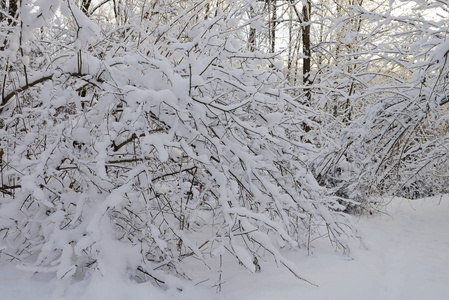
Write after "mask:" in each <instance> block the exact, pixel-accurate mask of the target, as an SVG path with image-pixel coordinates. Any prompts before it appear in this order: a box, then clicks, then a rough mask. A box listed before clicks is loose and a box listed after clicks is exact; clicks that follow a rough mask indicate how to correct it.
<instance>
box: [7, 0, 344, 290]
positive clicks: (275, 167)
mask: <svg viewBox="0 0 449 300" xmlns="http://www.w3.org/2000/svg"><path fill="white" fill-rule="evenodd" d="M166 2H167V1H165V2H163V1H160V2H159V4H158V5H155V6H152V7H148V8H147V7H145V6H144V3H145V2H144V1H143V2H142V3H140V4H141V5H140V6H135V7H131V6H130V7H125V8H123V7H122V8H121V9H124V10H123V11H121V12H120V11H119V12H117V11H116V18H117V19H116V22H117V23H118V24H119V25H117V26H113V22H112V21H111V22H104V23H103V21H101V22H100V21H98V23H95V22H93V21H92V20H94V19H95V16H92V17H91V19H89V18H88V17H86V15H84V14H83V13H82V12H81V10H80V9H78V8H77V7H76V6H75V5H73V4H71V3H72V2H71V1H68V2H64V1H35V2H30V3H29V4H28V6H25V4H23V5H22V11H23V10H24V9H25V8H27V9H28V10H29V11H28V14H27V15H26V18H25V15H24V13H23V12H22V13H21V14H19V18H22V24H24V25H22V27H23V28H19V27H17V28H15V29H14V30H15V31H14V32H13V31H10V32H9V33H8V35H7V36H6V42H5V45H6V49H7V50H6V51H5V52H4V53H3V54H2V57H1V58H0V59H1V60H2V63H3V62H4V63H5V65H7V67H6V68H4V69H2V74H1V75H2V78H5V80H4V83H3V90H2V91H3V98H2V100H3V103H2V104H3V105H2V107H1V121H2V123H1V129H0V138H1V146H0V147H1V149H2V150H1V153H2V154H1V155H2V156H1V159H2V161H1V162H2V173H1V179H2V186H1V192H2V202H1V206H0V232H1V234H2V236H1V237H2V245H3V246H4V247H5V248H4V250H3V252H2V254H3V257H7V258H11V259H12V260H16V259H17V260H19V261H21V262H22V265H23V267H26V268H29V269H30V270H33V271H35V272H51V273H55V274H56V275H57V277H58V278H61V279H67V278H70V277H72V276H80V277H82V276H85V275H86V274H90V273H92V272H100V273H101V274H103V275H106V274H111V273H114V274H122V275H124V276H127V277H131V278H136V279H137V278H140V280H154V281H155V282H156V283H158V284H162V285H163V284H165V283H166V282H167V279H166V274H168V273H172V274H173V273H176V274H179V275H181V276H186V277H189V273H188V270H183V268H182V267H183V263H184V262H185V261H188V260H189V259H191V258H194V259H199V260H202V261H204V262H205V263H206V262H207V261H208V260H207V259H206V258H207V257H212V258H215V259H220V258H221V256H222V255H223V254H224V253H226V252H228V253H230V254H232V255H233V256H234V257H235V258H236V262H240V263H241V264H243V266H244V267H246V268H247V269H248V270H250V271H251V272H255V271H256V270H258V268H259V267H260V266H259V265H258V258H260V256H262V255H264V254H266V253H270V254H271V255H272V256H273V257H274V260H275V261H276V263H278V264H279V265H284V266H286V267H287V268H289V269H290V270H291V271H292V272H295V271H294V266H292V265H291V263H289V262H288V261H287V260H285V259H284V258H283V256H282V255H281V254H280V252H279V248H280V247H285V246H289V247H297V246H302V245H306V246H309V244H310V241H311V237H313V236H314V235H315V234H322V232H319V233H318V231H319V229H320V228H324V229H325V232H327V233H328V235H329V238H330V239H331V242H332V241H335V242H336V245H337V246H338V247H341V249H344V250H348V249H347V247H348V245H347V236H348V235H352V234H353V227H352V226H351V225H350V223H349V221H348V220H347V218H346V216H345V215H344V214H343V213H342V212H341V211H342V210H343V209H344V205H342V203H341V201H340V199H338V198H337V197H334V196H332V195H331V194H330V193H328V191H327V190H326V189H325V188H323V187H321V186H319V185H318V183H317V181H316V180H315V178H314V176H313V175H312V173H311V172H310V170H309V161H310V159H311V157H312V156H315V152H316V149H315V148H314V147H313V146H312V145H311V144H309V143H305V142H303V135H304V133H303V130H302V128H303V127H302V126H301V124H302V123H303V122H304V119H305V110H304V108H303V107H302V106H301V105H299V104H298V103H297V102H295V101H294V100H292V99H291V98H290V97H289V96H288V95H287V94H286V93H285V92H283V82H284V80H283V77H282V75H281V72H280V71H279V70H278V69H277V67H276V66H278V63H277V62H276V57H275V55H273V54H263V53H259V52H247V51H246V50H245V49H247V45H246V43H245V42H243V41H244V39H242V38H241V28H242V26H244V25H245V24H243V25H242V21H241V14H242V11H244V8H245V7H244V6H245V5H248V4H247V3H240V2H238V1H236V2H233V3H232V4H231V3H221V4H220V3H218V4H216V5H215V6H212V5H209V4H207V3H205V2H203V1H198V2H195V1H188V2H185V1H184V2H183V1H181V2H179V3H178V2H177V3H166ZM136 3H137V2H136ZM136 3H134V4H136ZM33 5H34V6H33ZM58 7H59V9H58ZM162 12H164V13H163V14H162ZM120 13H122V14H123V15H120ZM38 26H39V27H38ZM17 49H19V50H20V51H17ZM28 58H31V61H33V62H30V61H29V59H28ZM11 70H14V72H12V71H11ZM296 275H298V274H296Z"/></svg>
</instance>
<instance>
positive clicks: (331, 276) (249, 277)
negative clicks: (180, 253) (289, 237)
mask: <svg viewBox="0 0 449 300" xmlns="http://www.w3.org/2000/svg"><path fill="white" fill-rule="evenodd" d="M382 210H383V212H379V213H374V214H373V216H370V217H366V216H363V217H360V218H358V219H356V220H355V221H356V223H357V224H358V225H359V228H360V231H361V232H362V235H363V238H364V244H365V246H366V249H365V248H364V247H363V246H362V245H360V243H359V242H356V241H354V245H353V248H354V250H353V252H352V253H351V255H349V256H345V255H342V254H340V253H336V252H335V251H333V249H331V248H330V247H327V246H326V245H327V243H325V242H324V241H323V243H322V245H319V247H317V248H315V250H313V251H312V252H313V253H311V255H310V256H308V257H307V251H305V250H303V251H302V250H298V251H297V252H289V253H288V252H286V253H283V254H284V255H285V256H286V257H288V258H289V259H290V260H291V261H294V262H295V263H296V264H297V266H298V269H299V270H300V272H301V275H303V276H305V278H306V279H308V280H310V281H312V282H313V283H315V284H317V285H318V286H319V287H315V286H312V285H309V284H307V283H305V282H303V281H300V280H298V279H296V278H295V277H294V276H293V275H292V274H291V273H289V272H288V271H287V270H286V269H285V268H278V269H276V268H275V267H273V265H272V264H263V262H260V265H261V268H262V270H261V272H259V273H256V274H251V273H249V272H248V271H247V270H246V269H244V268H243V267H239V266H237V265H235V264H229V267H228V268H226V266H227V265H226V264H224V265H225V268H224V270H223V281H224V282H225V283H224V284H223V287H222V293H221V294H219V295H218V294H216V290H215V289H214V288H205V287H202V286H201V284H198V285H197V286H195V285H194V283H185V282H179V283H178V286H183V288H184V290H183V291H182V292H180V291H177V290H168V291H163V290H162V289H159V288H156V287H154V286H153V285H152V284H150V283H144V284H136V283H131V282H125V281H122V280H121V279H120V278H117V277H112V276H108V275H107V274H105V275H104V277H99V276H96V277H95V278H93V279H89V280H85V281H82V282H78V283H75V284H73V285H71V286H70V287H69V288H67V289H64V287H62V286H59V285H58V284H56V283H55V281H54V280H52V279H51V278H45V277H43V276H42V275H39V276H38V277H33V276H32V274H29V273H25V272H22V271H19V270H17V269H14V268H12V267H11V266H2V268H1V269H0V295H1V299H4V300H44V299H45V300H47V299H58V300H62V299H64V300H65V299H67V300H68V299H73V300H74V299H77V300H123V299H129V300H144V299H145V300H153V299H154V300H172V299H185V300H187V299H188V300H194V299H197V300H206V299H207V300H209V299H220V300H231V299H232V300H247V299H257V300H271V299H308V300H314V299H316V300H322V299H332V300H338V299H342V300H343V299H345V300H351V299H366V300H370V299H372V300H379V299H396V300H398V299H407V300H413V299H417V300H418V299H420V300H421V299H432V300H437V299H447V297H448V295H449V231H448V230H447V228H449V218H448V215H449V197H448V196H445V197H435V198H427V199H423V200H412V201H411V200H405V199H394V200H392V201H391V202H390V203H389V204H388V205H387V206H386V207H383V208H382ZM317 244H320V242H319V241H317ZM326 247H327V248H326ZM326 249H327V250H326ZM199 264H201V262H199ZM192 267H194V266H192ZM199 277H200V276H199ZM59 284H60V283H59Z"/></svg>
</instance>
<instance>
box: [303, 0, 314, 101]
mask: <svg viewBox="0 0 449 300" xmlns="http://www.w3.org/2000/svg"><path fill="white" fill-rule="evenodd" d="M311 9H312V3H311V2H310V0H307V2H306V4H305V5H303V7H302V18H303V19H302V22H303V25H302V47H303V55H304V58H303V64H302V82H303V84H304V86H309V85H310V84H311V83H312V82H311V80H310V70H311V57H310V56H311V53H312V52H311V43H310V12H311ZM305 92H306V98H307V100H310V89H309V88H307V87H306V89H305Z"/></svg>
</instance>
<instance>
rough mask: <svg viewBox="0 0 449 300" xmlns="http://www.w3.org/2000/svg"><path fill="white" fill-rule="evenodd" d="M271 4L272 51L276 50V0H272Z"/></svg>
mask: <svg viewBox="0 0 449 300" xmlns="http://www.w3.org/2000/svg"><path fill="white" fill-rule="evenodd" d="M269 5H270V6H271V22H270V27H271V28H270V29H271V30H270V47H271V49H270V52H271V53H274V52H276V19H277V13H276V0H270V3H269Z"/></svg>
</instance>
